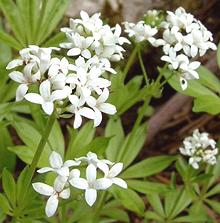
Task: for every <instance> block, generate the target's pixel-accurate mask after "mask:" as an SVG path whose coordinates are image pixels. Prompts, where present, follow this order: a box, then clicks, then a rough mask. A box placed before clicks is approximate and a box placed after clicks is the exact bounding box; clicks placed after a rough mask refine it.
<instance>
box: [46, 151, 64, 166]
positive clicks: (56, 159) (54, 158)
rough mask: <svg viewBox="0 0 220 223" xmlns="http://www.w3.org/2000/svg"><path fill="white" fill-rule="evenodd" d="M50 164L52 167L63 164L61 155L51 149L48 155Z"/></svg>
mask: <svg viewBox="0 0 220 223" xmlns="http://www.w3.org/2000/svg"><path fill="white" fill-rule="evenodd" d="M49 161H50V165H51V167H53V168H56V169H59V168H61V167H62V165H63V159H62V157H61V155H60V154H59V153H57V152H55V151H53V152H52V153H51V155H50V157H49Z"/></svg>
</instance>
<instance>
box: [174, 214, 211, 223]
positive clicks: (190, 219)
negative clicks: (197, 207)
mask: <svg viewBox="0 0 220 223" xmlns="http://www.w3.org/2000/svg"><path fill="white" fill-rule="evenodd" d="M206 220H207V219H206V218H204V217H202V216H193V215H192V216H190V215H188V216H183V217H178V218H176V219H174V220H173V221H172V222H177V223H180V222H183V223H187V222H189V223H192V222H193V223H201V222H206Z"/></svg>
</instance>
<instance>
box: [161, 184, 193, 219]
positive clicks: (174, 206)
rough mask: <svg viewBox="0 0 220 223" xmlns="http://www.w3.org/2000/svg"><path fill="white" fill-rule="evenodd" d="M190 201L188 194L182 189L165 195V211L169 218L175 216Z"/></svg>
mask: <svg viewBox="0 0 220 223" xmlns="http://www.w3.org/2000/svg"><path fill="white" fill-rule="evenodd" d="M191 202H192V199H191V196H190V194H189V193H188V192H187V191H186V190H185V189H184V188H182V189H177V190H174V191H171V192H168V193H167V194H166V195H165V213H166V216H167V217H169V218H170V219H173V218H175V217H176V216H177V215H178V214H179V213H181V211H183V210H184V209H185V208H186V207H187V206H189V204H190V203H191Z"/></svg>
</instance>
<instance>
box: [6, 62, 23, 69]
mask: <svg viewBox="0 0 220 223" xmlns="http://www.w3.org/2000/svg"><path fill="white" fill-rule="evenodd" d="M21 65H23V60H21V59H15V60H12V61H11V62H9V63H8V65H7V67H6V69H7V70H10V69H13V68H15V67H18V66H21Z"/></svg>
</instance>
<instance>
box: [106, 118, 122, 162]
mask: <svg viewBox="0 0 220 223" xmlns="http://www.w3.org/2000/svg"><path fill="white" fill-rule="evenodd" d="M105 136H107V137H110V136H111V137H112V138H111V141H110V143H109V145H108V147H107V149H106V158H107V159H109V160H111V161H116V157H117V155H118V152H119V150H120V149H121V145H122V143H123V141H124V138H125V135H124V130H123V127H122V124H121V120H120V119H119V118H118V119H116V120H114V119H113V118H111V119H109V121H108V123H107V126H106V128H105Z"/></svg>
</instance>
